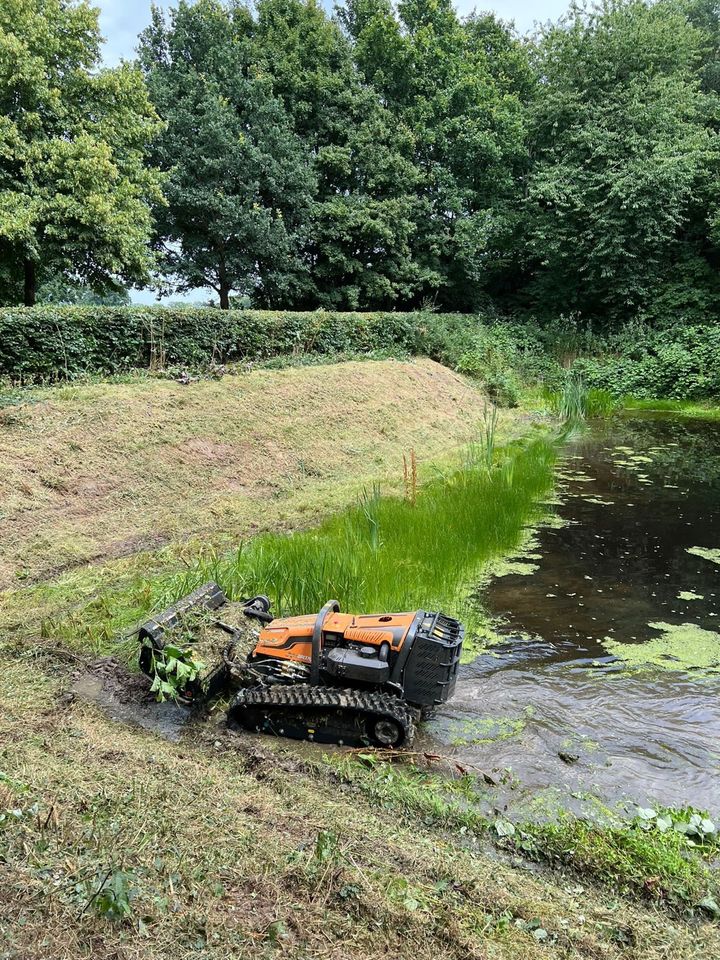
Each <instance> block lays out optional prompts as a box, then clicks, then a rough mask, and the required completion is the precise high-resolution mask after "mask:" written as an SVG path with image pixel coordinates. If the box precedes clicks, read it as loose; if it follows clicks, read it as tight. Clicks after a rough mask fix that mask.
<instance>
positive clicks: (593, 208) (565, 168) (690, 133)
mask: <svg viewBox="0 0 720 960" xmlns="http://www.w3.org/2000/svg"><path fill="white" fill-rule="evenodd" d="M703 44H704V38H703V35H702V33H701V31H700V30H699V29H697V28H696V27H694V26H693V25H692V24H691V23H690V21H689V19H688V17H687V15H686V12H685V7H684V6H683V5H682V4H681V3H675V2H673V0H663V2H660V3H657V4H655V5H648V4H646V3H644V2H641V0H617V2H605V3H603V4H602V6H599V7H596V8H594V9H592V10H591V11H588V10H586V9H584V8H578V7H573V9H572V10H571V12H570V14H569V15H568V17H567V18H566V19H565V20H564V21H561V22H560V23H559V24H558V25H556V26H551V27H550V28H548V29H547V30H545V31H544V33H543V34H542V35H541V37H540V40H539V44H538V48H537V58H536V62H535V68H536V71H537V75H538V77H539V79H540V83H539V85H538V96H537V99H536V101H535V104H534V108H533V115H532V134H531V148H532V153H533V161H534V162H533V171H532V174H531V177H530V180H529V187H528V215H529V224H528V253H529V257H530V269H531V271H532V273H533V281H532V284H531V287H530V293H531V296H532V302H533V303H535V304H537V305H540V306H541V308H542V309H544V310H547V311H548V312H552V313H558V312H562V313H576V314H578V315H580V316H582V317H588V318H597V319H599V320H600V321H601V322H607V321H608V320H614V319H617V320H621V319H624V318H626V317H627V316H629V315H641V316H643V315H644V316H653V315H654V314H657V308H658V304H659V303H660V301H661V299H662V298H663V297H666V301H665V309H672V310H673V311H674V312H677V311H678V310H684V309H686V308H689V307H690V306H691V301H692V300H693V299H694V298H695V297H696V294H697V289H698V284H699V285H700V287H701V288H702V289H704V291H706V292H707V291H708V290H709V289H711V288H712V287H713V286H715V288H716V289H717V281H716V279H715V278H714V276H713V274H716V271H713V270H712V269H711V268H710V266H709V263H708V260H707V254H708V249H707V248H708V236H707V230H708V224H707V215H708V208H707V198H708V196H711V195H712V193H713V192H716V185H717V162H718V148H717V139H716V135H715V133H714V131H713V130H712V129H711V127H710V124H709V119H710V116H711V114H712V104H711V103H710V101H709V99H708V97H709V94H707V93H705V92H704V91H703V89H702V87H701V79H700V73H699V68H700V58H701V51H702V50H703ZM703 198H705V199H703ZM698 204H699V205H700V208H701V211H702V212H700V211H699V210H698V209H697V208H698ZM698 221H699V222H700V223H701V224H702V223H703V221H704V225H703V226H701V227H700V233H702V234H704V236H698V232H697V225H698ZM669 284H674V288H673V289H672V290H671V289H670V286H669ZM668 295H669V299H667V296H668Z"/></svg>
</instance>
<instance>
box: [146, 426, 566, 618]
mask: <svg viewBox="0 0 720 960" xmlns="http://www.w3.org/2000/svg"><path fill="white" fill-rule="evenodd" d="M554 460H555V449H554V447H553V444H552V443H550V442H548V441H547V440H544V439H536V440H533V441H530V442H526V443H523V444H515V445H512V446H510V447H509V448H506V449H504V450H503V451H501V452H500V455H499V458H498V460H497V461H496V462H495V464H494V465H493V466H492V467H490V468H488V466H487V461H486V460H485V459H484V455H483V456H482V457H481V456H480V454H479V453H477V451H475V452H473V453H471V455H470V456H469V457H468V459H467V460H466V463H465V464H464V465H463V466H462V467H461V468H460V469H458V470H456V471H455V472H453V473H450V474H449V475H447V476H440V477H438V478H437V479H435V480H432V481H430V482H429V483H427V484H426V485H425V486H424V487H422V488H421V489H420V490H419V491H417V492H416V491H415V490H414V489H412V490H410V491H408V494H407V496H406V497H405V498H404V499H403V498H398V497H383V496H381V495H380V491H379V489H378V488H377V487H375V488H374V489H373V490H372V491H368V492H366V493H365V494H364V495H363V497H362V498H361V500H360V502H359V503H358V505H357V506H356V507H354V508H352V509H350V510H347V511H345V512H344V513H341V514H338V515H337V516H335V517H332V518H330V519H328V520H327V521H325V523H323V524H322V525H321V526H320V527H318V528H317V529H316V530H313V531H309V532H306V533H300V534H296V535H291V536H283V535H277V534H268V535H265V536H261V537H257V538H256V539H254V540H251V541H250V542H249V543H247V544H246V545H243V546H241V548H240V549H239V550H237V551H236V552H235V553H233V554H231V555H229V556H225V557H217V556H210V557H207V558H204V559H202V560H201V561H200V562H198V564H197V565H196V567H195V568H194V569H193V570H192V571H189V572H186V573H185V574H183V575H182V576H180V577H178V578H176V579H175V580H174V582H173V583H172V584H170V585H169V591H168V594H167V596H166V598H164V599H167V600H168V601H171V600H173V599H175V598H176V597H178V596H181V595H183V594H185V593H189V592H190V591H191V590H193V589H194V588H195V587H196V586H199V585H200V584H201V583H203V582H205V581H206V580H209V579H212V580H216V581H217V582H218V583H220V584H221V585H222V586H223V587H224V588H225V589H226V590H227V591H228V592H229V594H230V596H231V597H233V598H239V597H247V596H251V595H252V594H254V593H264V594H267V595H268V596H269V597H270V599H271V600H272V603H273V611H274V613H275V614H276V615H277V616H287V615H292V614H300V613H308V612H312V611H315V610H319V609H320V608H321V607H322V606H323V604H325V603H326V602H327V600H328V599H336V600H338V601H339V602H340V605H341V607H342V609H344V610H350V611H357V612H368V611H398V610H412V609H415V608H427V609H433V610H437V609H443V610H445V611H447V612H450V613H454V614H456V615H462V616H464V617H465V618H466V619H469V620H470V621H472V608H471V606H470V605H469V604H468V602H467V601H468V597H469V595H470V593H471V592H472V589H473V585H474V583H475V582H477V578H478V576H479V573H480V571H481V568H482V565H483V564H484V563H485V562H487V561H488V560H489V559H491V558H492V557H495V556H498V555H501V554H504V553H507V552H508V551H510V550H512V549H513V547H515V546H516V545H517V542H518V539H519V537H520V535H521V532H522V529H523V527H524V525H525V524H526V523H527V521H528V520H529V519H531V518H532V514H533V512H534V505H535V504H536V503H537V501H538V499H539V498H540V497H541V496H542V495H543V494H544V493H546V492H547V490H548V489H549V487H550V486H551V483H552V468H553V463H554Z"/></svg>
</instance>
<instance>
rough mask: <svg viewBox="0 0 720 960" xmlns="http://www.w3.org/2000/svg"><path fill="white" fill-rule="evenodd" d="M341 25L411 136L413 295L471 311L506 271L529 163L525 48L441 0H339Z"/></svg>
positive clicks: (500, 28) (483, 19) (489, 21)
mask: <svg viewBox="0 0 720 960" xmlns="http://www.w3.org/2000/svg"><path fill="white" fill-rule="evenodd" d="M341 16H342V22H343V24H344V26H345V29H346V30H347V32H348V35H349V36H350V37H351V38H352V40H353V44H354V55H355V59H356V62H357V64H358V67H359V69H360V70H361V71H362V73H363V76H364V77H365V79H366V81H367V82H368V83H370V84H372V86H373V87H374V88H375V89H376V90H377V92H378V93H379V94H380V96H381V98H382V101H383V103H384V104H385V105H386V107H387V109H388V110H389V111H391V112H392V114H393V115H394V116H395V117H396V120H397V122H398V123H401V124H402V125H403V126H405V127H407V129H408V130H409V132H410V136H411V138H412V141H413V155H412V160H413V163H414V165H415V167H416V169H417V170H418V174H419V175H418V177H417V178H416V180H415V182H414V183H413V184H412V188H413V193H414V197H415V204H414V211H413V217H414V221H415V224H416V230H415V235H414V237H413V254H414V256H415V258H416V259H417V261H418V264H419V272H420V274H421V276H422V278H423V283H422V290H421V297H422V296H424V297H430V298H432V299H433V300H435V301H436V303H437V304H438V305H441V306H443V307H445V308H449V309H461V310H467V309H474V308H476V307H477V306H479V305H480V304H481V303H482V301H483V299H484V298H485V297H486V296H487V293H488V290H489V289H491V288H492V286H493V284H495V283H497V282H499V279H500V277H501V276H502V274H503V273H504V272H505V271H506V270H508V269H514V260H515V234H516V232H517V219H518V213H517V206H518V204H517V200H518V196H519V192H520V177H521V174H522V172H523V170H524V168H525V166H526V163H527V151H526V145H525V132H526V131H525V105H524V101H523V98H524V97H525V96H526V94H527V90H528V89H529V87H530V86H531V83H532V77H531V74H530V70H529V66H528V63H527V57H526V55H525V51H524V50H523V48H522V47H521V45H520V44H519V43H518V41H517V40H515V39H514V37H513V36H512V35H511V33H510V31H509V30H508V28H507V27H505V26H504V25H503V24H501V23H499V22H498V21H497V20H496V19H495V18H494V17H492V16H490V15H485V16H480V17H478V16H472V17H471V18H469V19H468V20H467V21H466V22H461V21H460V20H459V19H458V17H457V15H456V13H455V11H454V10H453V8H452V6H451V3H450V0H402V2H401V3H400V4H399V5H398V15H397V17H396V16H395V14H394V12H393V9H392V7H391V5H390V3H389V0H348V2H347V6H346V8H345V9H344V11H343V12H342V14H341Z"/></svg>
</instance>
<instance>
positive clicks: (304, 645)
mask: <svg viewBox="0 0 720 960" xmlns="http://www.w3.org/2000/svg"><path fill="white" fill-rule="evenodd" d="M415 613H416V611H413V612H412V613H383V614H352V613H330V614H328V616H327V617H326V619H325V623H324V624H323V638H325V637H327V636H328V635H332V634H335V635H337V636H341V637H344V638H345V640H348V641H351V642H353V643H359V644H362V645H364V646H377V647H379V646H380V645H381V644H383V643H389V644H390V646H391V647H392V649H393V651H394V652H396V653H397V651H399V650H401V649H402V645H403V643H404V642H405V638H406V636H407V632H408V630H409V629H410V625H411V624H412V622H413V620H414V619H415ZM316 619H317V616H316V615H312V616H309V617H308V616H303V617H286V618H284V619H280V620H273V621H272V622H271V623H269V624H268V625H267V626H266V627H264V628H263V629H262V630H261V632H260V639H259V640H258V642H257V645H256V647H255V649H254V651H253V654H252V655H253V656H254V657H257V656H265V657H277V658H278V659H280V660H297V661H300V662H301V663H310V661H311V659H312V635H313V630H314V629H315V621H316Z"/></svg>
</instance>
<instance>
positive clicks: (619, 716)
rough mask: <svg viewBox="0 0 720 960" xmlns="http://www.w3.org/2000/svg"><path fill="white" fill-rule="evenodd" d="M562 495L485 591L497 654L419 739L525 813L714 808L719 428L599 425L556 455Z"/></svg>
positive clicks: (652, 421) (666, 421) (719, 716)
mask: <svg viewBox="0 0 720 960" xmlns="http://www.w3.org/2000/svg"><path fill="white" fill-rule="evenodd" d="M559 494H560V498H561V501H562V502H561V504H560V505H559V506H557V507H556V508H555V509H556V511H557V518H559V519H558V520H557V522H556V523H552V524H551V525H549V526H547V527H544V528H541V529H540V530H539V531H538V534H537V537H536V542H535V543H534V544H533V545H532V547H531V554H530V557H529V562H531V563H532V564H534V565H536V569H535V570H534V572H532V573H530V574H529V575H527V574H526V575H519V574H516V573H510V574H507V575H505V576H501V577H497V578H496V579H494V580H493V581H492V582H491V584H490V585H489V587H488V588H487V589H485V590H484V591H483V602H484V603H485V605H486V606H487V607H489V609H490V611H491V613H492V614H493V615H494V616H495V617H496V618H497V620H498V635H499V638H498V639H499V642H498V643H497V644H495V645H494V646H493V647H492V648H491V649H490V650H489V651H488V652H486V653H483V654H481V655H480V656H479V657H477V658H476V659H475V660H474V661H473V662H472V663H470V664H467V665H466V666H465V667H464V668H463V670H462V672H461V675H460V679H459V681H458V686H457V690H456V695H455V697H454V698H453V700H452V701H451V702H450V703H449V704H448V705H447V706H446V707H445V708H443V710H442V712H440V713H439V714H438V716H437V718H436V719H435V720H434V721H433V722H432V723H431V724H430V729H429V733H430V736H431V738H432V740H434V741H435V742H436V744H437V741H439V742H440V745H441V748H442V752H443V753H446V754H447V753H451V754H452V755H453V756H455V758H456V759H457V760H458V762H460V763H463V764H467V765H468V766H470V767H471V768H472V767H479V768H481V769H482V770H484V771H488V772H491V771H493V770H494V771H502V770H506V769H507V768H510V769H511V771H512V775H511V777H510V778H509V780H510V784H511V786H512V788H513V790H514V795H515V796H516V797H518V798H523V799H524V800H525V801H526V802H529V803H530V804H532V803H533V802H534V801H537V805H538V806H540V805H541V804H542V803H544V802H548V801H550V800H552V798H556V799H557V800H558V802H561V803H563V804H565V805H570V806H573V804H572V802H571V803H569V804H568V800H569V799H572V800H575V801H582V800H584V799H586V798H587V797H589V796H596V797H599V798H601V799H602V800H604V801H607V802H615V801H622V800H631V801H633V802H636V803H641V804H648V803H660V804H664V805H686V804H692V805H694V806H698V807H702V808H705V809H708V810H710V811H712V812H720V552H718V548H720V510H718V504H719V503H720V423H717V422H716V423H713V422H710V421H703V420H697V419H684V418H680V417H677V416H669V415H657V414H655V415H649V414H646V415H638V416H627V417H622V418H614V419H613V420H611V421H604V422H601V423H597V424H595V425H593V426H592V427H591V428H589V429H588V430H586V431H585V432H583V433H582V434H581V435H580V436H578V437H577V438H576V439H574V440H573V441H572V442H571V443H570V444H569V445H568V449H567V451H566V456H565V458H564V462H563V463H562V465H561V472H560V486H559ZM495 776H497V773H496V774H495ZM505 779H506V780H507V779H508V776H507V775H506V777H505Z"/></svg>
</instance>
